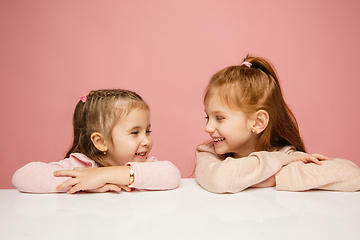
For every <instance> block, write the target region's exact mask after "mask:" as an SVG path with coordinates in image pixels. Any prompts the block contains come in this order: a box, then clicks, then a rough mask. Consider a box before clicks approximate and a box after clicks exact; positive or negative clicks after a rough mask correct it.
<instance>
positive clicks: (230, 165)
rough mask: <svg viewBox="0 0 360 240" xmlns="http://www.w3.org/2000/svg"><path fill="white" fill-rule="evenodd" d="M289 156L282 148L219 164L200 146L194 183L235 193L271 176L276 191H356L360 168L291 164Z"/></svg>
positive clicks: (342, 162)
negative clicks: (273, 179) (273, 177)
mask: <svg viewBox="0 0 360 240" xmlns="http://www.w3.org/2000/svg"><path fill="white" fill-rule="evenodd" d="M289 154H304V153H303V152H296V151H295V150H294V148H292V147H284V148H282V149H281V150H280V151H276V152H266V151H261V152H254V153H251V154H250V155H249V156H248V157H243V158H232V157H227V158H226V159H224V160H222V159H220V158H219V157H218V155H217V154H216V152H215V150H214V147H213V145H212V144H207V145H201V146H199V147H198V148H197V151H196V170H195V176H196V181H197V182H198V183H199V185H200V186H201V187H203V188H204V189H205V190H208V191H210V192H214V193H236V192H240V191H242V190H244V189H246V188H248V187H251V186H253V185H255V184H258V183H261V182H263V181H265V180H267V179H268V178H270V177H272V176H275V182H276V189H277V190H283V191H305V190H310V189H322V190H334V191H346V192H351V191H358V190H360V168H359V167H358V166H356V165H355V164H354V163H353V162H351V161H348V160H344V159H338V158H336V159H332V160H325V161H322V164H321V165H317V164H315V163H303V162H301V161H298V162H292V160H291V158H290V156H289Z"/></svg>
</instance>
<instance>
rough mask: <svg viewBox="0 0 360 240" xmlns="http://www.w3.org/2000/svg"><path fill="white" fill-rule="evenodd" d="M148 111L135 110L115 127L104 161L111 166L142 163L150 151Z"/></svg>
mask: <svg viewBox="0 0 360 240" xmlns="http://www.w3.org/2000/svg"><path fill="white" fill-rule="evenodd" d="M150 127H151V126H150V111H149V110H148V109H135V110H133V111H132V112H130V113H129V114H128V115H127V116H126V117H125V118H121V119H120V120H119V121H118V123H117V124H116V125H115V127H114V129H113V131H112V133H111V138H112V141H108V143H107V146H108V149H107V153H106V155H105V159H106V161H108V162H109V163H111V165H113V166H123V165H125V164H126V163H127V162H144V161H145V160H146V158H147V156H148V154H149V153H150V151H151V148H152V139H151V136H150V133H151V131H150Z"/></svg>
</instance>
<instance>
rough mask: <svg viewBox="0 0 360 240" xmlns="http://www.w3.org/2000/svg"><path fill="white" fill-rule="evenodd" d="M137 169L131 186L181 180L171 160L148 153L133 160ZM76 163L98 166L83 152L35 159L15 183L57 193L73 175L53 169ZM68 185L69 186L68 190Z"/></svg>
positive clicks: (159, 186) (158, 186) (172, 184)
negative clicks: (54, 158)
mask: <svg viewBox="0 0 360 240" xmlns="http://www.w3.org/2000/svg"><path fill="white" fill-rule="evenodd" d="M127 165H131V166H132V168H133V171H134V176H135V178H134V182H133V184H132V185H129V187H131V188H137V189H147V190H168V189H174V188H176V187H177V186H178V185H179V183H180V178H181V175H180V171H179V169H178V168H177V167H176V166H175V165H174V164H172V163H171V162H169V161H159V160H157V159H156V158H155V157H148V158H147V160H146V162H129V163H127ZM75 167H86V168H94V167H98V165H97V164H96V163H95V162H94V161H93V160H91V159H90V158H88V157H86V156H85V155H84V154H81V153H73V154H71V155H70V157H69V158H65V159H64V160H61V161H59V162H51V163H43V162H31V163H28V164H26V165H25V166H23V167H22V168H20V169H18V170H17V171H16V172H15V173H14V175H13V178H12V184H13V186H14V187H16V188H17V189H18V190H19V191H21V192H30V193H54V192H58V191H57V190H56V187H57V186H59V185H60V184H61V183H63V182H64V181H66V180H67V179H69V177H55V176H54V175H53V173H54V172H55V171H58V170H63V169H73V168H75ZM67 190H68V189H65V190H64V192H66V191H67Z"/></svg>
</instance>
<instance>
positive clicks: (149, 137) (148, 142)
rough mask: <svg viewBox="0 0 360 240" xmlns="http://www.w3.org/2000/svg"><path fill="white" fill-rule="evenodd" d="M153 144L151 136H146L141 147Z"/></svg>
mask: <svg viewBox="0 0 360 240" xmlns="http://www.w3.org/2000/svg"><path fill="white" fill-rule="evenodd" d="M151 142H152V139H151V136H150V135H146V136H144V138H143V139H142V141H141V146H143V147H145V146H149V145H150V144H151Z"/></svg>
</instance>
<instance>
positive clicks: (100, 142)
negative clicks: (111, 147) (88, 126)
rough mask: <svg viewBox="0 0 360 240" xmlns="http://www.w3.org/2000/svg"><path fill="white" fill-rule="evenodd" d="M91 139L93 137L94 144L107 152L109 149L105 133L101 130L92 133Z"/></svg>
mask: <svg viewBox="0 0 360 240" xmlns="http://www.w3.org/2000/svg"><path fill="white" fill-rule="evenodd" d="M90 139H91V141H92V143H93V144H94V146H95V147H96V148H97V149H98V150H99V151H101V152H106V151H107V150H108V147H107V145H106V142H105V138H104V137H103V135H101V133H99V132H94V133H92V134H91V136H90Z"/></svg>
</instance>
